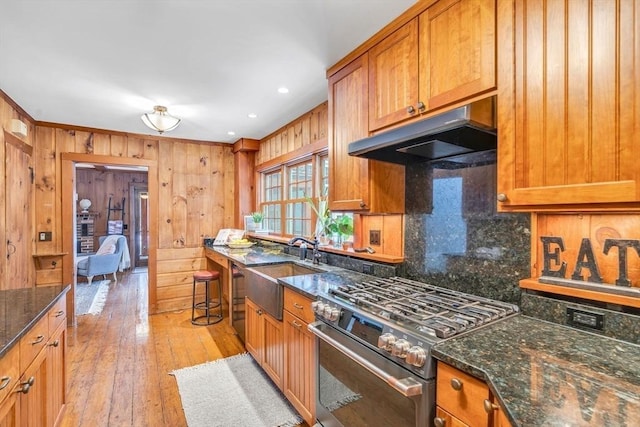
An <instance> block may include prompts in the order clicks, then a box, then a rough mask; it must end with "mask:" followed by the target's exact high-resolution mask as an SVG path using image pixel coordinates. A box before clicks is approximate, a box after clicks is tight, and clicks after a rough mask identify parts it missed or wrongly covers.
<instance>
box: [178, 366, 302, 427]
mask: <svg viewBox="0 0 640 427" xmlns="http://www.w3.org/2000/svg"><path fill="white" fill-rule="evenodd" d="M171 374H172V375H174V376H175V377H176V381H177V383H178V391H179V392H180V399H181V400H182V408H183V409H184V415H185V418H186V419H187V425H188V426H189V427H211V426H217V427H229V426H240V427H261V426H263V427H274V426H295V425H297V424H300V423H301V422H302V418H301V417H300V416H299V415H298V414H297V413H296V411H295V409H293V407H292V406H291V405H290V404H289V402H287V400H286V398H285V397H284V395H283V394H282V393H281V392H280V390H278V388H277V387H276V386H275V385H274V384H273V383H272V382H271V380H269V378H268V377H267V375H266V374H265V373H264V372H263V371H262V369H261V368H260V367H259V366H258V364H257V363H256V362H255V361H254V360H253V358H252V357H251V356H250V355H249V354H248V353H243V354H239V355H237V356H232V357H227V358H225V359H219V360H215V361H213V362H207V363H203V364H201V365H196V366H191V367H188V368H182V369H178V370H175V371H173V372H171Z"/></svg>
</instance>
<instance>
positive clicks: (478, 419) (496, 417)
mask: <svg viewBox="0 0 640 427" xmlns="http://www.w3.org/2000/svg"><path fill="white" fill-rule="evenodd" d="M436 405H437V406H436V418H435V422H434V425H435V427H469V426H474V427H511V423H510V422H509V420H508V419H507V417H506V415H505V413H504V411H503V410H502V408H501V407H500V406H499V405H498V404H497V403H496V401H495V398H494V396H493V395H492V394H491V392H490V391H489V387H488V386H487V384H486V383H485V382H484V381H481V380H479V379H477V378H475V377H473V376H471V375H469V374H467V373H465V372H462V371H460V370H459V369H456V368H454V367H453V366H450V365H447V364H446V363H443V362H438V374H437V378H436Z"/></svg>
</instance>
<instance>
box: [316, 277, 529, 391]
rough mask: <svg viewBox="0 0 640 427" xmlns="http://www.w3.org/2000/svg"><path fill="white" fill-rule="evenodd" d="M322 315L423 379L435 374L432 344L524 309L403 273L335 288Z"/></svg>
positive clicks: (319, 303) (320, 308)
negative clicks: (435, 284)
mask: <svg viewBox="0 0 640 427" xmlns="http://www.w3.org/2000/svg"><path fill="white" fill-rule="evenodd" d="M312 308H313V311H314V312H315V314H316V318H317V319H318V320H321V321H323V322H325V323H327V324H329V325H331V326H332V327H334V328H336V329H338V330H339V331H341V332H343V333H344V334H346V335H348V336H349V337H351V338H354V339H356V340H358V341H360V342H361V343H364V344H365V345H367V346H368V347H370V348H372V349H373V350H375V351H376V352H378V353H379V354H382V355H383V356H385V357H387V358H389V359H391V360H393V361H394V362H396V363H398V364H400V365H401V366H403V367H405V368H407V369H410V370H412V371H413V372H414V373H416V374H417V375H420V376H421V377H422V378H425V379H428V378H431V377H433V376H434V375H435V366H434V365H435V364H434V363H432V362H431V360H430V359H431V358H430V349H431V347H432V346H433V345H435V344H437V343H438V342H441V341H442V340H444V339H447V338H450V337H453V336H455V335H457V334H461V333H463V332H466V331H470V330H472V329H474V328H478V327H480V326H482V325H487V324H489V323H492V322H495V321H498V320H500V319H504V318H506V317H508V316H511V315H514V314H516V313H518V306H516V305H514V304H509V303H505V302H501V301H495V300H491V299H488V298H483V297H479V296H475V295H471V294H466V293H463V292H457V291H453V290H449V289H445V288H441V287H437V286H433V285H429V284H426V283H422V282H417V281H414V280H409V279H404V278H400V277H392V278H384V279H383V278H375V279H371V280H367V281H363V282H360V283H352V284H349V285H345V286H339V287H336V288H332V289H329V290H328V291H326V292H324V293H322V294H320V295H319V297H318V299H317V300H316V301H315V302H313V304H312Z"/></svg>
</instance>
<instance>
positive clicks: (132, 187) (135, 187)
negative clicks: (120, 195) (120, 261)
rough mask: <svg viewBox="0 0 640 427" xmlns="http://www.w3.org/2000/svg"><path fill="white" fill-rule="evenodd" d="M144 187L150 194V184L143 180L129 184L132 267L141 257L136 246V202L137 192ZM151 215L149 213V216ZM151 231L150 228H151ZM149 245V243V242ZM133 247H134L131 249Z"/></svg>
mask: <svg viewBox="0 0 640 427" xmlns="http://www.w3.org/2000/svg"><path fill="white" fill-rule="evenodd" d="M148 180H149V178H147V181H148ZM142 189H144V191H145V192H146V193H147V194H149V186H148V185H147V183H142V182H132V183H131V184H129V212H130V215H131V218H132V219H131V234H130V235H129V252H131V254H132V256H131V264H132V267H134V268H135V267H136V265H135V263H136V260H137V259H138V258H139V256H140V255H139V254H138V251H137V247H136V235H135V233H136V225H137V224H136V223H137V222H138V221H137V220H136V206H135V205H136V203H137V198H136V192H138V191H140V190H142ZM148 216H149V215H147V217H148ZM149 231H150V230H149ZM147 245H148V243H147ZM131 248H133V249H131ZM147 265H149V257H147Z"/></svg>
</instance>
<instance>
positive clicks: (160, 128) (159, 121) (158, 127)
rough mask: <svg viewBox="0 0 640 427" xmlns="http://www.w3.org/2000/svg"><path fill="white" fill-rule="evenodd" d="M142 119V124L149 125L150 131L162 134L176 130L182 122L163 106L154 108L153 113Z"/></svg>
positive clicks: (144, 115)
mask: <svg viewBox="0 0 640 427" xmlns="http://www.w3.org/2000/svg"><path fill="white" fill-rule="evenodd" d="M140 118H141V119H142V123H144V124H145V125H147V127H148V128H149V129H153V130H155V131H156V132H158V133H160V134H162V133H163V132H168V131H170V130H174V129H175V128H177V127H178V125H179V124H180V120H181V119H179V118H177V117H174V116H172V115H171V114H169V113H168V112H167V107H163V106H162V105H156V106H155V107H153V113H145V114H143V115H142V117H140Z"/></svg>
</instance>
